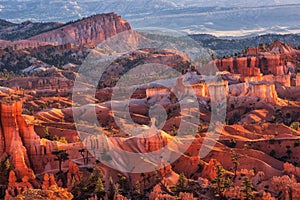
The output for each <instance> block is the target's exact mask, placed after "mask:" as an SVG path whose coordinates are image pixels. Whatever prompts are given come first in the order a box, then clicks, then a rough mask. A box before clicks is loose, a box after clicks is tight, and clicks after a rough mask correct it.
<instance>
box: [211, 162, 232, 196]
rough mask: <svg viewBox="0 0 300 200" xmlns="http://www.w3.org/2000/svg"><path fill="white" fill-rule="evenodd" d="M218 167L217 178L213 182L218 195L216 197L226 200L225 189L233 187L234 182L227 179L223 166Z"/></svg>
mask: <svg viewBox="0 0 300 200" xmlns="http://www.w3.org/2000/svg"><path fill="white" fill-rule="evenodd" d="M216 167H217V176H216V178H215V179H214V180H213V181H212V183H213V188H214V190H215V193H216V197H220V198H221V199H222V198H224V195H223V192H224V191H225V189H227V188H230V187H231V185H232V182H231V180H230V179H229V177H226V174H225V170H224V168H223V167H222V165H220V164H218V165H217V166H216Z"/></svg>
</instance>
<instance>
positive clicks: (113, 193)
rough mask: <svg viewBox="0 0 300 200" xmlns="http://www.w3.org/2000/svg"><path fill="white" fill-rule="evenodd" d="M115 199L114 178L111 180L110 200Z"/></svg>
mask: <svg viewBox="0 0 300 200" xmlns="http://www.w3.org/2000/svg"><path fill="white" fill-rule="evenodd" d="M114 198H115V185H114V181H113V179H112V177H110V178H109V186H108V199H112V200H113V199H114Z"/></svg>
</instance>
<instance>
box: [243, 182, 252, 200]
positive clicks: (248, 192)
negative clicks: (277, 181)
mask: <svg viewBox="0 0 300 200" xmlns="http://www.w3.org/2000/svg"><path fill="white" fill-rule="evenodd" d="M242 187H243V189H242V190H241V191H242V193H243V194H244V199H245V200H254V194H253V190H254V186H253V184H252V182H251V181H250V179H249V178H248V177H245V178H244V179H243V182H242Z"/></svg>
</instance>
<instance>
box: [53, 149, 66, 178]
mask: <svg viewBox="0 0 300 200" xmlns="http://www.w3.org/2000/svg"><path fill="white" fill-rule="evenodd" d="M52 154H53V155H55V156H56V158H55V159H54V160H56V161H58V167H59V173H62V168H61V166H62V163H63V162H64V161H66V160H68V159H69V154H68V153H67V151H66V150H54V151H52Z"/></svg>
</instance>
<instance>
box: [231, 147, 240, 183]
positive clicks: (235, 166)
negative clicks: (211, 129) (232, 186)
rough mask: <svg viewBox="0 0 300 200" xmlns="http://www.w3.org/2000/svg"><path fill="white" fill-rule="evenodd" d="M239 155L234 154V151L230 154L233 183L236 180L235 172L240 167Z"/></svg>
mask: <svg viewBox="0 0 300 200" xmlns="http://www.w3.org/2000/svg"><path fill="white" fill-rule="evenodd" d="M238 159H239V155H238V154H237V153H236V152H235V151H232V152H231V161H232V163H233V165H234V166H233V170H234V176H233V181H234V180H235V179H236V172H237V170H238V167H239V165H240V163H239V161H238Z"/></svg>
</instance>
